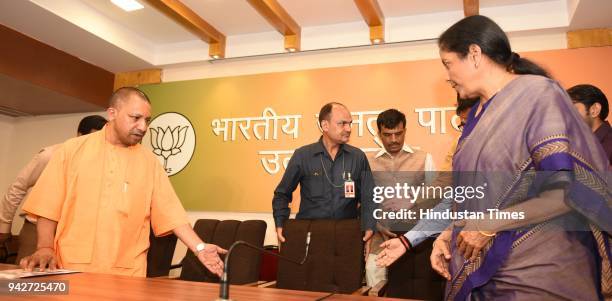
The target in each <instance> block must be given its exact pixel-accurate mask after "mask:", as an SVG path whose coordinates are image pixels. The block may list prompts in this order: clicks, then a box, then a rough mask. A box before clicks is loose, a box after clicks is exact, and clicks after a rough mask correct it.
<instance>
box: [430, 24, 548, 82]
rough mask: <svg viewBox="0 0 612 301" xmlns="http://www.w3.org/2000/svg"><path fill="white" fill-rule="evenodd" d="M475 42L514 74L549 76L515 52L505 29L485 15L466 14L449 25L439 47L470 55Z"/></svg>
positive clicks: (461, 56)
mask: <svg viewBox="0 0 612 301" xmlns="http://www.w3.org/2000/svg"><path fill="white" fill-rule="evenodd" d="M472 44H475V45H478V46H479V47H480V49H481V51H482V53H483V54H485V55H486V56H488V57H489V58H490V59H491V60H493V61H494V62H495V63H497V64H499V65H501V66H504V67H506V70H508V71H510V72H512V73H514V74H535V75H541V76H545V77H550V75H549V74H548V72H546V70H544V69H543V68H542V67H540V66H538V65H537V64H535V63H533V62H532V61H530V60H528V59H525V58H521V56H520V55H518V53H516V52H512V49H511V48H510V42H509V41H508V37H507V36H506V34H505V33H504V31H503V30H502V29H501V28H500V27H499V25H497V24H496V23H495V22H493V20H491V19H489V18H487V17H485V16H480V15H474V16H469V17H466V18H464V19H462V20H461V21H459V22H457V23H455V24H454V25H453V26H451V27H450V28H448V29H447V30H446V31H444V32H443V33H442V35H440V37H439V38H438V46H439V47H440V49H442V50H444V51H450V52H455V53H457V54H458V55H459V57H460V58H465V57H466V56H467V54H468V52H469V48H470V45H472Z"/></svg>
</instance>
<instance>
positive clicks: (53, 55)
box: [0, 25, 114, 108]
mask: <svg viewBox="0 0 612 301" xmlns="http://www.w3.org/2000/svg"><path fill="white" fill-rule="evenodd" d="M0 41H2V42H1V44H0V45H1V46H0V57H2V59H0V74H2V75H3V76H6V77H8V78H13V79H15V80H16V81H23V82H25V83H28V84H31V85H34V86H38V87H41V88H43V89H46V90H49V91H53V92H55V93H58V94H61V95H64V96H68V97H71V98H75V99H78V100H81V101H84V102H86V103H89V104H93V105H94V106H97V107H99V108H105V107H106V104H107V101H108V97H109V96H110V95H111V94H112V93H113V79H114V75H113V73H112V72H109V71H107V70H104V69H102V68H100V67H98V66H95V65H92V64H90V63H88V62H85V61H83V60H81V59H79V58H78V57H75V56H73V55H70V54H68V53H65V52H63V51H61V50H58V49H56V48H53V47H51V46H49V45H47V44H44V43H42V42H39V41H37V40H35V39H32V38H30V37H28V36H26V35H24V34H22V33H19V32H17V31H15V30H13V29H11V28H8V27H6V26H3V25H0ZM3 96H4V95H0V106H1V105H2V102H3V101H4V100H5V99H4V98H3ZM43 103H44V101H43Z"/></svg>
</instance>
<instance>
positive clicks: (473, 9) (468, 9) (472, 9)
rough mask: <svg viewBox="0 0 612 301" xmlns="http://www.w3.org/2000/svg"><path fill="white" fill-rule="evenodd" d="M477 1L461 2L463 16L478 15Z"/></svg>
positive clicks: (478, 5) (478, 6)
mask: <svg viewBox="0 0 612 301" xmlns="http://www.w3.org/2000/svg"><path fill="white" fill-rule="evenodd" d="M479 10H480V3H479V0H463V14H464V15H465V16H466V17H469V16H475V15H478V14H480V13H479Z"/></svg>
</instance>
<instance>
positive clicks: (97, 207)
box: [23, 127, 188, 277]
mask: <svg viewBox="0 0 612 301" xmlns="http://www.w3.org/2000/svg"><path fill="white" fill-rule="evenodd" d="M106 130H107V129H106V127H105V128H104V129H103V130H101V131H98V132H96V133H93V134H89V135H85V136H81V137H78V138H73V139H70V140H68V141H66V142H65V143H64V144H63V145H61V146H60V147H58V149H57V150H56V152H55V154H54V155H53V157H52V158H51V161H50V162H49V164H48V165H47V168H46V169H45V170H44V171H43V173H42V175H41V177H40V179H39V180H38V182H37V184H36V185H35V186H34V188H33V189H32V192H31V194H30V197H29V198H28V200H27V201H26V203H25V204H24V206H23V210H24V211H26V212H27V213H28V214H31V215H35V216H42V217H45V218H47V219H50V220H54V221H57V222H58V225H57V230H56V234H55V241H54V244H55V246H54V247H55V251H56V254H57V256H58V259H59V262H60V263H61V264H62V265H63V266H64V267H65V268H68V269H76V270H81V271H87V272H97V273H109V274H120V275H132V276H142V277H144V276H145V275H146V265H147V250H148V248H149V231H150V227H152V228H153V231H154V233H155V235H158V236H161V235H164V234H167V233H169V232H170V231H172V229H174V228H176V227H178V226H180V225H184V224H187V223H188V220H187V216H186V213H185V210H184V209H183V207H182V205H181V203H180V201H179V199H178V197H177V195H176V193H175V192H174V189H173V188H172V185H171V184H170V181H169V179H168V176H167V175H166V173H165V171H164V170H163V168H162V167H161V165H160V164H159V162H158V161H157V159H156V158H155V157H154V155H153V154H152V153H151V152H150V151H148V150H146V149H144V148H143V147H142V146H141V145H139V144H137V145H134V146H131V147H120V146H114V145H112V144H110V143H108V142H107V141H106V139H105V136H106Z"/></svg>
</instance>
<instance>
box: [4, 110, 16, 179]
mask: <svg viewBox="0 0 612 301" xmlns="http://www.w3.org/2000/svg"><path fill="white" fill-rule="evenodd" d="M14 119H15V118H11V117H7V116H3V115H0V141H1V142H0V170H2V173H0V187H4V186H5V185H4V183H6V181H8V178H9V177H10V174H11V173H10V172H9V171H8V170H7V169H6V168H5V167H6V166H7V164H8V162H9V161H10V160H9V157H10V156H9V154H10V145H11V142H10V141H11V140H12V133H13V126H14V125H13V123H14Z"/></svg>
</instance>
